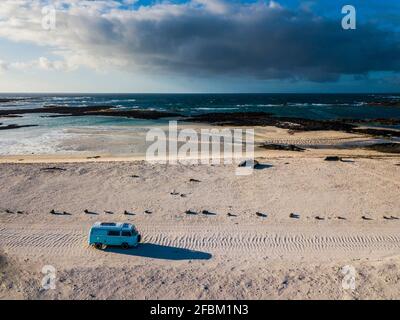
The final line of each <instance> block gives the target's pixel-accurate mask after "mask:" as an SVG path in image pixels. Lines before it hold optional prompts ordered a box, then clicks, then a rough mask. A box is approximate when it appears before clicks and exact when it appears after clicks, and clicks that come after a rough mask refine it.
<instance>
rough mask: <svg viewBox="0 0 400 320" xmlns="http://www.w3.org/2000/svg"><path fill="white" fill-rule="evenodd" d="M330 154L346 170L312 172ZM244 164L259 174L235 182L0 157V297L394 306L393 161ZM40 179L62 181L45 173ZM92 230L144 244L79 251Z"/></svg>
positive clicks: (135, 164) (224, 172)
mask: <svg viewBox="0 0 400 320" xmlns="http://www.w3.org/2000/svg"><path fill="white" fill-rule="evenodd" d="M308 134H309V133H305V135H306V136H307V135H308ZM284 137H286V138H285V139H286V140H288V139H292V140H293V139H295V137H296V135H295V136H288V135H286V136H285V135H283V138H284ZM298 137H301V139H305V138H304V136H301V135H298ZM264 138H265V137H263V139H264ZM337 138H338V137H337V134H336V133H333V134H331V135H330V136H329V134H328V133H321V134H320V135H316V134H315V133H314V138H312V137H309V139H314V140H315V139H317V140H319V141H320V140H321V139H330V140H331V142H332V143H335V141H337V140H335V139H337ZM342 138H343V137H342ZM273 139H274V140H276V139H277V137H276V134H275V135H272V136H271V140H273ZM299 139H300V138H299ZM296 143H297V144H298V143H299V140H297V141H296ZM336 154H342V155H343V156H346V157H347V158H346V160H347V161H346V162H327V161H324V156H325V155H336ZM257 155H258V160H259V161H260V162H261V163H262V164H265V165H266V166H264V167H263V168H262V169H259V170H254V172H253V174H252V175H249V176H236V175H235V169H236V165H233V164H232V165H214V166H211V165H183V164H177V165H159V164H151V163H148V162H145V161H139V160H137V159H136V161H133V160H132V159H129V158H112V157H110V158H106V157H104V158H103V157H101V158H98V159H87V158H86V157H81V158H68V159H69V160H68V161H66V159H67V158H66V157H61V156H57V157H54V156H47V157H46V156H43V157H33V156H31V157H21V156H16V157H3V158H2V159H1V161H2V163H1V164H0V188H1V193H0V247H1V250H2V251H3V256H5V258H4V259H5V262H4V261H3V262H2V277H3V279H2V285H1V287H0V297H1V298H13V299H14V298H15V299H21V298H30V299H37V298H40V299H50V298H59V299H106V298H114V299H115V298H121V299H179V298H186V299H259V298H263V299H265V298H274V299H308V298H310V299H320V298H329V299H370V298H399V297H400V286H399V279H400V269H399V264H398V263H399V252H400V235H399V233H398V230H399V227H400V220H397V219H390V220H387V219H385V218H384V216H385V217H391V216H393V217H396V218H400V198H399V197H398V194H399V189H400V182H399V181H400V179H399V178H400V166H398V164H399V163H400V157H398V156H397V157H396V156H393V155H386V154H382V153H379V154H378V153H374V152H371V151H364V150H359V149H358V150H334V149H321V150H308V151H306V152H303V153H297V152H282V151H262V154H261V153H258V154H257ZM111 160H113V161H111ZM122 160H125V161H122ZM128 160H130V161H128ZM21 162H22V163H21ZM52 167H57V168H61V169H65V170H44V169H46V168H52ZM190 179H196V180H198V181H199V182H196V181H190ZM171 193H172V194H171ZM52 209H54V210H55V211H57V212H58V211H59V212H63V211H65V212H67V213H69V214H70V215H60V216H58V215H51V214H50V211H51V210H52ZM85 209H88V210H90V211H93V212H95V213H97V215H88V214H85V213H84V210H85ZM125 210H126V211H128V212H129V213H133V214H134V215H124V214H123V212H124V211H125ZM146 210H148V211H150V212H151V213H145V211H146ZM186 210H191V211H195V212H197V213H198V214H197V215H187V214H186V213H185V211H186ZM203 210H207V211H209V212H212V213H214V215H204V214H202V211H203ZM7 211H9V212H13V213H9V212H7ZM18 211H20V213H18ZM105 211H111V212H113V214H110V213H105ZM256 212H261V213H264V214H266V215H267V217H264V218H263V217H259V216H257V215H256ZM228 213H230V214H231V215H230V216H229V215H228ZM291 213H296V214H298V215H299V216H300V218H299V219H293V218H290V217H289V215H290V214H291ZM362 216H364V217H366V218H368V219H371V220H364V219H362ZM316 217H319V218H320V219H321V220H318V219H317V218H316ZM95 221H117V222H119V221H129V222H132V223H134V224H135V225H136V226H137V228H138V229H139V231H140V232H141V233H142V235H143V244H142V245H141V246H140V247H139V248H138V249H130V250H125V251H124V250H122V249H121V250H119V249H114V248H111V249H110V248H109V249H107V250H105V251H98V250H96V249H93V248H89V247H88V245H87V243H86V241H87V233H88V231H89V228H90V226H91V224H92V223H94V222H95ZM4 259H3V260H4ZM44 265H52V266H54V267H55V268H56V270H57V281H56V289H55V290H48V291H46V290H43V289H41V285H40V281H41V279H42V277H43V274H41V268H42V267H43V266H44ZM346 265H351V266H354V268H355V269H356V279H355V281H356V289H355V290H354V291H353V290H345V289H343V287H342V280H343V277H344V274H342V272H341V270H342V268H343V267H344V266H346Z"/></svg>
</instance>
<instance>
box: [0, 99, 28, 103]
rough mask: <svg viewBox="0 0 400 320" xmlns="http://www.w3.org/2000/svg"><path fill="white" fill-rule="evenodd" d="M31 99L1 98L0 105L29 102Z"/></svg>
mask: <svg viewBox="0 0 400 320" xmlns="http://www.w3.org/2000/svg"><path fill="white" fill-rule="evenodd" d="M29 99H30V98H0V103H10V102H19V101H25V100H29Z"/></svg>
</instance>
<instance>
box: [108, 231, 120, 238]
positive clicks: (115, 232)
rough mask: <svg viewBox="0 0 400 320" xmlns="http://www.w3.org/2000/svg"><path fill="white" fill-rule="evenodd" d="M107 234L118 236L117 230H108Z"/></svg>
mask: <svg viewBox="0 0 400 320" xmlns="http://www.w3.org/2000/svg"><path fill="white" fill-rule="evenodd" d="M107 235H108V236H113V237H119V231H113V230H110V231H108V233H107Z"/></svg>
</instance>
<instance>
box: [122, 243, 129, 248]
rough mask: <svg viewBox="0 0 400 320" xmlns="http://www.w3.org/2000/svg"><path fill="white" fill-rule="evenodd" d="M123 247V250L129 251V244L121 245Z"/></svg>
mask: <svg viewBox="0 0 400 320" xmlns="http://www.w3.org/2000/svg"><path fill="white" fill-rule="evenodd" d="M121 247H122V249H129V244H127V243H126V242H124V243H123V244H122V245H121Z"/></svg>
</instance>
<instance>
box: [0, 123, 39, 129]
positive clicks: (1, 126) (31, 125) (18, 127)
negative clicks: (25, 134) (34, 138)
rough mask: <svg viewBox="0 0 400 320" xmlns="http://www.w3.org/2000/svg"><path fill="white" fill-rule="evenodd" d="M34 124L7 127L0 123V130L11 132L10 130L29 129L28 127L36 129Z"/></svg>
mask: <svg viewBox="0 0 400 320" xmlns="http://www.w3.org/2000/svg"><path fill="white" fill-rule="evenodd" d="M37 126H38V125H36V124H26V125H18V124H9V125H7V126H3V125H2V123H0V130H12V129H20V128H29V127H37Z"/></svg>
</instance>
